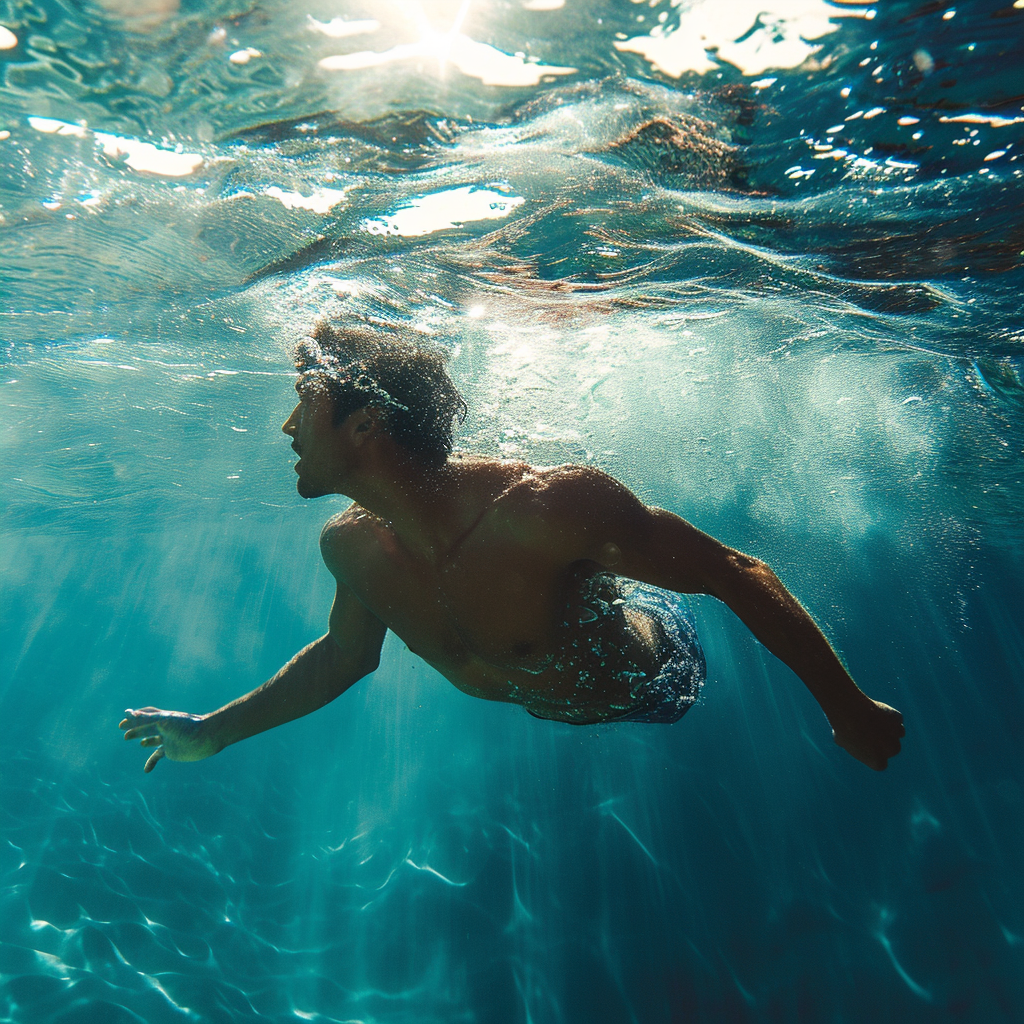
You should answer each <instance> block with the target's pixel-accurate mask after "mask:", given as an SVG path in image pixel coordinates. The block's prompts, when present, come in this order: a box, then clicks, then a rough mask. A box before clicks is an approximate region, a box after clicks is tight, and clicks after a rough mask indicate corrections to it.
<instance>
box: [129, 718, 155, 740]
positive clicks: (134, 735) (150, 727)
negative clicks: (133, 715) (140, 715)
mask: <svg viewBox="0 0 1024 1024" xmlns="http://www.w3.org/2000/svg"><path fill="white" fill-rule="evenodd" d="M159 735H160V726H159V725H157V723H156V722H149V723H147V724H146V725H137V726H135V727H134V728H133V729H128V730H127V731H126V732H125V734H124V738H125V739H126V740H139V739H143V738H145V737H149V736H159Z"/></svg>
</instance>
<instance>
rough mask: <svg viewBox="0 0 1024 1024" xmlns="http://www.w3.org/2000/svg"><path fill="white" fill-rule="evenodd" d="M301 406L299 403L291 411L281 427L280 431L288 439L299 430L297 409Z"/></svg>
mask: <svg viewBox="0 0 1024 1024" xmlns="http://www.w3.org/2000/svg"><path fill="white" fill-rule="evenodd" d="M301 406H302V403H301V402H300V403H299V404H298V405H297V406H295V408H294V409H292V414H291V416H289V417H288V419H286V420H285V421H284V423H283V424H282V426H281V429H282V430H283V431H284V432H285V433H286V434H287V435H288V436H289V437H294V436H295V433H296V431H297V430H298V429H299V409H300V408H301Z"/></svg>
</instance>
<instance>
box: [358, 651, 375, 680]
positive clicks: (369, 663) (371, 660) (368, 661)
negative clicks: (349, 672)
mask: <svg viewBox="0 0 1024 1024" xmlns="http://www.w3.org/2000/svg"><path fill="white" fill-rule="evenodd" d="M379 667H380V655H379V654H373V655H371V656H369V657H366V658H363V660H362V662H361V663H360V665H359V668H358V670H357V671H358V672H359V678H360V679H362V678H363V677H364V676H368V675H370V674H371V673H373V672H376V671H377V669H378V668H379Z"/></svg>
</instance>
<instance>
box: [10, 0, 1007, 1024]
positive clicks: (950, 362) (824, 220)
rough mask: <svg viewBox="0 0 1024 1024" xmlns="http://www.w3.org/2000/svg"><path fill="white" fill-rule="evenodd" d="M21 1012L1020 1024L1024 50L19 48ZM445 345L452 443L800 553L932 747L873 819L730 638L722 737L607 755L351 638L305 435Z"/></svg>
mask: <svg viewBox="0 0 1024 1024" xmlns="http://www.w3.org/2000/svg"><path fill="white" fill-rule="evenodd" d="M0 26H3V28H0V73H2V76H3V77H2V92H0V330H2V338H3V345H4V356H3V358H4V364H3V367H2V374H0V383H2V391H0V427H2V433H0V446H2V463H0V474H2V480H3V505H4V510H3V519H2V524H0V531H2V532H0V539H2V544H0V573H2V588H0V601H2V607H3V619H2V625H0V629H2V637H0V665H2V681H0V709H2V719H0V720H2V722H3V737H4V739H3V742H2V744H0V793H2V797H0V821H2V831H0V1020H5V1021H11V1022H17V1024H44V1022H55V1024H56V1022H63V1024H71V1022H75V1024H86V1022H88V1024H92V1022H96V1024H121V1022H138V1021H145V1022H147V1024H150V1022H152V1024H156V1022H163V1021H168V1022H170V1021H182V1020H192V1021H200V1022H203V1024H206V1022H239V1024H240V1022H256V1021H273V1022H283V1021H292V1020H306V1021H309V1020H312V1021H323V1022H342V1021H344V1022H355V1021H358V1022H364V1024H370V1022H374V1024H377V1022H379V1024H399V1022H402V1024H404V1022H408V1024H429V1022H439V1024H441V1022H443V1024H455V1022H467V1024H469V1022H480V1024H504V1022H510V1024H511V1022H524V1024H526V1022H530V1024H548V1022H551V1024H556V1022H558V1024H563V1022H564V1024H618V1022H629V1021H632V1022H637V1024H656V1022H665V1024H669V1022H672V1024H678V1022H687V1024H689V1022H698V1021H708V1022H726V1021H744V1022H746V1021H749V1022H762V1021H763V1022H789V1021H800V1022H804V1021H806V1022H824V1021H829V1022H859V1021H868V1020H870V1021H879V1022H900V1024H905V1022H908V1021H915V1022H916V1021H969V1022H979V1024H989V1022H995V1021H1019V1020H1021V1019H1024V981H1022V979H1024V905H1022V884H1021V881H1022V880H1021V868H1020V865H1021V863H1022V862H1024V850H1022V843H1024V824H1022V822H1024V788H1022V787H1024V779H1022V763H1021V761H1022V759H1021V754H1020V751H1021V745H1022V741H1024V703H1022V699H1021V677H1022V662H1024V640H1022V613H1021V608H1022V604H1024V602H1022V600H1021V587H1020V579H1021V570H1022V557H1021V539H1022V530H1021V509H1022V499H1024V486H1022V456H1024V428H1022V414H1024V388H1022V373H1024V321H1022V319H1021V304H1020V294H1021V289H1022V285H1024V280H1022V277H1024V275H1022V272H1021V267H1022V262H1024V256H1022V252H1024V227H1022V225H1024V216H1022V214H1024V210H1022V201H1021V195H1022V192H1021V177H1022V171H1024V161H1019V160H1018V157H1019V155H1021V154H1024V77H1022V74H1021V71H1020V68H1021V59H1022V51H1024V4H1022V3H1012V0H993V2H988V0H978V2H972V3H969V4H962V5H956V6H954V5H953V4H942V3H927V2H923V0H920V2H907V3H903V2H891V3H879V4H877V5H874V6H868V5H856V4H851V3H846V2H843V3H838V2H837V3H828V2H826V0H765V2H764V3H753V2H748V0H705V2H703V3H702V2H698V0H694V2H690V0H675V2H663V0H650V2H649V3H647V2H645V3H633V2H622V0H615V2H613V0H603V2H602V0H590V2H588V0H564V3H563V2H560V0H528V2H525V3H523V2H519V0H516V2H512V0H506V2H496V0H495V2H491V3H486V2H482V0H473V2H470V0H465V2H462V3H458V2H452V3H442V2H437V3H429V2H424V3H422V4H417V3H399V2H380V3H375V4H370V3H366V4H364V5H360V4H357V3H346V2H343V0H339V2H337V3H334V4H328V3H325V2H322V0H310V2H309V3H304V4H303V3H298V2H288V3H285V2H280V0H278V2H275V3H268V4H263V5H250V6H246V5H242V4H231V3H218V2H211V3H202V2H200V0H181V2H180V5H179V3H178V0H145V3H141V4H140V3H128V2H127V0H103V3H71V2H67V3H59V2H54V0H41V2H21V0H6V2H2V3H0ZM323 313H330V314H334V315H339V316H349V317H353V318H372V319H375V320H378V321H384V322H403V323H407V324H411V325H413V326H415V327H416V329H418V330H420V331H421V332H423V334H424V335H427V336H431V337H434V338H436V339H438V340H440V341H442V342H443V343H445V344H446V345H447V346H448V347H449V349H450V351H451V355H452V360H451V369H452V373H453V375H454V376H455V378H456V380H457V382H458V383H459V385H460V387H462V388H463V389H464V391H465V393H466V395H467V397H468V399H469V401H470V407H471V412H470V417H469V419H468V420H467V423H466V425H465V429H464V432H463V436H462V439H461V444H462V445H463V446H464V447H465V448H467V449H472V450H477V451H484V452H488V453H491V454H505V455H510V456H511V455H515V456H520V457H526V458H529V459H532V460H535V461H539V462H556V461H577V462H592V463H594V464H596V465H599V466H601V467H603V468H604V469H607V470H609V471H610V472H612V473H614V474H616V475H617V476H619V477H620V478H622V479H623V480H625V481H626V482H627V483H628V484H629V485H630V486H632V487H634V488H635V489H636V490H637V491H638V492H639V493H640V494H641V495H642V496H643V497H644V498H645V499H646V500H648V501H650V502H652V503H655V504H659V505H662V506H664V507H667V508H670V509H672V510H673V511H676V512H678V513H680V514H681V515H684V516H685V517H686V518H688V519H690V520H691V521H693V522H694V523H696V524H697V525H699V526H700V527H701V528H703V529H705V530H708V531H710V532H712V533H714V534H716V535H718V536H720V537H721V538H722V539H724V540H726V541H727V542H729V543H731V544H733V545H734V546H736V547H740V548H743V549H745V550H748V551H750V552H752V553H754V554H757V555H759V556H761V557H763V558H765V559H766V560H768V561H769V562H770V563H771V564H772V565H773V566H774V567H775V569H776V570H777V572H778V573H779V575H780V576H781V577H782V578H783V579H784V580H785V581H786V583H787V584H788V585H789V586H790V587H791V589H792V590H793V591H794V592H795V593H796V594H797V595H798V596H799V597H800V599H801V600H802V601H803V602H804V603H805V605H806V606H807V607H808V608H809V609H810V610H811V611H812V613H813V614H814V615H815V616H816V617H817V618H818V619H819V621H820V622H821V624H822V626H823V628H824V629H825V631H826V632H827V633H828V635H829V636H830V637H831V638H832V639H833V640H834V642H835V644H836V646H837V648H838V649H839V650H840V651H841V652H842V654H843V656H844V658H845V659H846V661H847V663H848V665H849V667H850V669H851V671H852V672H853V674H854V676H855V677H856V678H857V679H858V681H859V682H860V684H861V686H862V687H863V688H864V689H865V690H867V691H868V692H869V693H870V694H871V695H872V696H874V697H875V698H877V699H880V700H883V701H886V702H888V703H890V704H893V705H895V706H897V707H899V708H900V709H901V710H902V711H903V712H904V714H905V717H906V721H907V729H908V735H907V739H906V741H905V745H904V752H903V753H902V754H901V755H900V756H899V757H898V758H897V759H896V760H895V761H894V762H893V763H892V764H891V766H890V768H889V770H888V771H887V772H885V773H883V774H879V775H876V774H874V773H871V772H869V771H868V770H867V769H865V768H864V767H863V766H861V765H859V764H857V763H855V762H854V761H852V759H850V758H848V757H847V756H846V755H845V754H843V753H842V752H841V751H839V750H838V749H837V748H835V747H833V746H832V745H831V743H830V735H829V731H828V728H827V723H826V722H825V720H824V718H823V717H822V716H821V714H820V712H819V711H818V709H817V707H816V705H814V703H813V701H812V700H811V699H810V697H809V696H808V695H807V694H806V692H805V691H804V690H803V688H802V686H801V685H800V684H799V682H798V681H797V680H796V679H795V677H793V676H792V675H791V673H789V671H788V670H787V669H785V668H784V667H783V666H782V665H781V664H779V663H777V662H775V661H774V660H773V659H772V658H771V656H770V655H768V654H767V653H766V652H765V651H764V650H763V649H762V648H761V647H759V646H758V644H757V643H756V642H755V641H754V640H753V639H752V638H751V637H750V635H749V634H748V633H747V632H746V631H745V630H744V628H743V627H742V625H741V624H740V623H739V622H738V620H736V619H735V618H733V617H732V616H731V614H730V613H729V612H728V611H727V610H726V609H724V608H723V607H722V606H720V605H717V604H716V603H715V602H714V601H712V600H710V599H700V600H699V601H697V602H696V607H697V613H698V616H699V619H700V628H701V633H702V636H703V638H704V642H705V648H706V651H707V655H708V664H709V680H708V685H707V686H706V688H705V692H704V697H703V699H702V702H701V705H700V706H699V707H697V708H696V709H695V710H693V711H692V712H691V713H690V714H689V715H688V716H687V717H686V718H685V719H684V720H683V721H682V722H680V723H678V724H676V725H674V726H670V727H663V726H645V725H635V724H620V725H610V726H605V727H600V728H585V729H578V728H573V727H571V726H566V725H559V724H556V723H548V722H541V721H538V720H535V719H532V718H530V717H529V716H527V715H526V714H524V713H523V712H522V711H521V710H520V709H517V708H514V707H511V706H508V705H498V704H490V703H485V702H482V701H474V700H473V699H471V698H469V697H467V696H465V695H463V694H461V693H459V692H458V691H456V690H455V689H454V688H452V687H451V686H449V685H448V684H447V683H445V682H444V681H443V680H442V679H441V678H440V677H439V676H438V675H436V674H435V673H434V672H433V671H432V670H430V669H429V668H427V667H426V666H425V665H424V664H423V663H422V662H419V661H418V660H417V659H416V658H415V657H414V656H413V655H412V654H411V653H410V652H409V651H408V650H406V649H405V648H404V646H403V645H402V644H401V643H399V642H397V640H396V639H395V638H394V637H390V638H389V640H388V641H387V643H386V645H385V651H384V660H383V662H382V665H381V668H380V669H379V670H378V671H377V672H376V673H375V674H374V675H373V676H372V677H370V678H368V679H366V680H364V681H363V682H362V683H361V684H359V686H357V687H356V688H354V689H353V690H351V691H349V692H348V693H347V694H345V695H344V696H343V697H342V698H341V699H339V700H338V701H337V702H336V703H335V704H332V705H331V706H330V707H328V708H326V709H324V710H322V711H321V712H319V713H318V714H316V715H313V716H311V717H309V718H306V719H304V720H302V721H300V722H296V723H293V724H291V725H288V726H285V727H282V728H281V729H279V730H276V731H275V732H272V733H268V734H264V735H262V736H259V737H256V738H254V739H251V740H249V741H247V742H246V743H244V744H242V745H239V746H235V747H232V748H230V749H229V750H227V751H225V752H223V753H222V754H221V755H219V756H218V757H216V758H214V759H212V760H210V761H206V762H203V763H200V764H192V765H188V764H184V765H183V764H170V763H167V762H164V763H163V764H161V765H160V767H159V768H158V770H157V771H155V772H154V773H153V774H151V775H143V774H142V772H141V766H142V758H141V757H140V752H139V750H138V748H137V747H129V746H127V745H125V744H123V743H122V742H120V740H119V735H118V731H117V728H116V723H117V721H118V719H119V717H120V712H121V710H122V709H123V708H125V707H128V706H134V707H138V706H140V705H145V704H155V705H158V706H163V707H172V708H182V709H184V710H189V711H195V712H204V711H208V710H211V709H213V708H215V707H217V706H219V705H221V704H223V703H225V702H226V701H228V700H229V699H231V698H233V697H235V696H237V695H239V694H241V693H244V692H245V691H247V690H249V689H251V688H252V687H253V686H255V685H257V684H258V683H259V682H261V681H262V680H263V679H265V678H267V677H268V676H270V675H271V674H272V673H273V672H274V671H275V670H276V669H277V668H278V667H279V665H280V664H282V663H283V662H284V661H285V660H287V658H288V657H290V656H291V654H293V653H294V652H295V651H296V650H297V649H298V648H299V647H301V646H302V645H304V644H305V643H308V642H309V641H310V640H312V639H314V638H315V637H316V636H318V635H320V634H321V633H322V632H323V631H324V629H325V627H326V619H327V612H328V609H329V604H330V598H331V593H332V591H331V586H330V583H331V580H330V577H329V575H328V573H327V571H326V570H325V569H324V568H323V566H322V564H321V563H320V559H319V553H318V550H317V536H318V532H319V526H320V524H321V523H322V522H323V520H324V519H326V518H327V516H328V515H329V514H331V513H332V512H333V511H336V510H337V509H338V508H340V507H342V503H341V499H337V500H334V499H330V500H324V501H320V502H313V503H303V502H302V501H301V499H299V497H298V496H297V495H296V494H295V492H294V475H293V474H292V472H291V462H292V458H291V452H290V451H289V449H288V447H287V442H286V441H285V439H284V438H283V436H282V435H281V434H280V433H279V425H280V423H281V422H282V421H283V420H284V418H285V416H286V415H287V413H288V411H289V410H290V408H291V405H292V400H293V393H292V392H291V383H292V375H291V372H290V365H289V361H288V357H287V351H286V344H287V340H288V338H289V337H291V336H294V334H295V332H296V331H299V332H301V330H302V329H303V327H304V325H308V323H309V322H310V321H311V320H312V319H313V318H314V317H316V316H318V315H320V314H323Z"/></svg>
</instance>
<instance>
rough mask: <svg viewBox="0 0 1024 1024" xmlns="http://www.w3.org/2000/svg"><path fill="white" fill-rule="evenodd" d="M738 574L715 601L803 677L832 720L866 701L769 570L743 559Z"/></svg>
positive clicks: (748, 559)
mask: <svg viewBox="0 0 1024 1024" xmlns="http://www.w3.org/2000/svg"><path fill="white" fill-rule="evenodd" d="M735 570H736V572H735V575H734V576H733V578H732V579H730V580H729V581H728V582H727V583H726V585H725V586H724V587H722V589H721V592H720V593H718V594H716V596H718V597H721V599H722V600H724V601H725V602H726V603H727V604H728V605H729V607H730V608H731V609H732V610H733V611H734V612H735V613H736V614H737V615H738V616H739V617H740V619H742V620H743V622H744V624H745V625H746V626H747V628H748V629H749V630H750V631H751V632H752V633H753V634H754V636H756V637H757V639H758V640H760V641H761V643H762V644H764V646H765V647H767V648H768V650H769V651H771V653H772V654H774V655H775V656H776V657H777V658H779V659H780V660H781V661H783V662H785V664H786V665H788V666H789V667H790V668H791V669H792V670H793V671H794V672H795V673H796V674H797V675H798V676H799V677H800V679H801V680H802V681H803V683H804V685H805V686H806V687H807V689H808V690H809V691H810V692H811V694H812V696H813V697H814V699H815V700H816V701H817V702H818V704H819V705H821V709H822V710H823V711H824V712H825V714H826V715H827V716H828V717H829V718H830V719H831V718H832V716H833V715H836V714H843V713H845V712H847V711H849V710H850V709H851V708H853V707H855V706H857V705H858V704H861V703H863V702H865V701H868V699H869V698H868V697H867V696H866V694H864V693H863V692H862V691H861V690H860V688H859V687H858V686H857V684H856V683H855V682H854V681H853V678H852V677H851V676H850V674H849V672H847V670H846V668H845V667H844V666H843V663H842V662H841V661H840V660H839V657H838V655H837V654H836V652H835V651H834V650H833V649H832V646H831V644H829V642H828V640H827V639H826V638H825V636H824V634H823V633H822V632H821V630H820V629H819V628H818V626H817V625H816V624H815V622H814V620H813V619H812V618H811V616H810V615H809V614H808V613H807V611H806V610H805V609H804V608H803V606H802V605H801V604H800V602H799V601H797V599H796V598H795V597H794V596H793V595H792V594H791V593H790V592H789V591H788V590H787V589H786V587H785V586H784V585H783V584H782V582H781V581H780V580H779V578H778V577H777V576H776V575H775V573H774V572H773V571H772V570H771V568H769V566H767V565H765V564H764V563H763V562H760V561H758V560H757V559H753V558H748V557H747V556H740V557H739V558H738V559H737V560H736V562H735ZM731 575H732V574H731Z"/></svg>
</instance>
